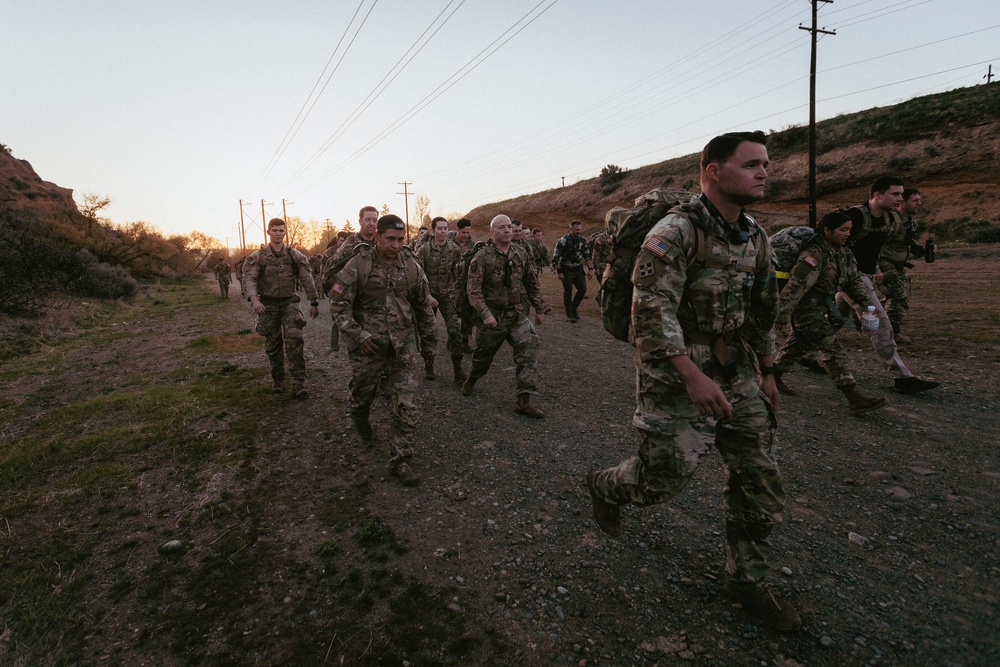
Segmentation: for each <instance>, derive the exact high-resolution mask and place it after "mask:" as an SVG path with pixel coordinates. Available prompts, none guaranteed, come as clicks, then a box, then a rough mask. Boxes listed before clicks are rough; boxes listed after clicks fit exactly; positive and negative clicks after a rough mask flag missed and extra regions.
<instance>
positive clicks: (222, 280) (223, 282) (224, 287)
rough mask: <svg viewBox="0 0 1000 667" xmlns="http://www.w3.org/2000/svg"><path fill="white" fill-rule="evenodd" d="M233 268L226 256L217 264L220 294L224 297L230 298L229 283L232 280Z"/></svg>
mask: <svg viewBox="0 0 1000 667" xmlns="http://www.w3.org/2000/svg"><path fill="white" fill-rule="evenodd" d="M232 276H233V270H232V268H230V266H229V262H228V261H226V259H225V258H221V259H219V261H218V262H217V263H216V264H215V277H216V279H217V280H218V281H219V294H220V296H221V297H222V298H223V299H228V298H229V283H230V282H232Z"/></svg>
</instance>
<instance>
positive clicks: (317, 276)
mask: <svg viewBox="0 0 1000 667" xmlns="http://www.w3.org/2000/svg"><path fill="white" fill-rule="evenodd" d="M309 270H310V272H311V273H312V277H313V283H314V284H316V285H322V284H323V255H321V254H316V255H310V256H309ZM319 296H320V298H323V292H322V291H320V294H319Z"/></svg>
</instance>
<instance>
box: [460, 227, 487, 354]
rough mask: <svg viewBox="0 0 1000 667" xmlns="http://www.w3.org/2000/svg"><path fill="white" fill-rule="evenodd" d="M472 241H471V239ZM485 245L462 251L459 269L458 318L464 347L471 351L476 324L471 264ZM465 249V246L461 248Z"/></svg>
mask: <svg viewBox="0 0 1000 667" xmlns="http://www.w3.org/2000/svg"><path fill="white" fill-rule="evenodd" d="M470 241H471V239H470ZM484 245H485V243H483V242H482V241H480V242H479V243H475V244H473V246H472V248H471V249H468V250H463V251H462V261H461V265H460V266H459V269H458V306H457V307H458V317H459V320H461V326H462V346H463V348H464V349H465V350H469V349H470V347H469V339H470V338H471V337H472V327H474V326H475V324H476V311H475V310H473V308H472V304H471V303H469V292H468V285H469V264H471V263H472V258H473V257H474V256H475V255H476V253H477V252H479V249H480V248H482V247H483V246H484ZM459 247H464V246H459Z"/></svg>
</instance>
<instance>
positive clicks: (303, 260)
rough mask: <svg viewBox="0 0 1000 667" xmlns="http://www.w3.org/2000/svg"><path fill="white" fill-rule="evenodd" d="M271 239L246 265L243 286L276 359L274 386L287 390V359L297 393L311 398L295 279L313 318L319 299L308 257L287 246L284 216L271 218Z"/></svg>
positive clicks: (266, 346)
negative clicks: (308, 389) (307, 386)
mask: <svg viewBox="0 0 1000 667" xmlns="http://www.w3.org/2000/svg"><path fill="white" fill-rule="evenodd" d="M267 235H268V238H269V239H270V242H269V243H268V244H267V245H266V246H264V247H263V248H261V249H260V250H257V251H255V252H254V253H253V254H251V255H250V256H249V257H247V259H246V262H245V263H244V265H243V290H244V292H245V293H246V295H247V300H248V301H250V307H251V308H253V312H255V313H257V333H259V334H260V335H261V336H263V337H264V351H265V352H267V359H268V361H269V362H270V363H271V391H273V392H275V393H277V392H281V391H284V383H285V362H286V359H287V362H288V374H289V375H290V376H291V380H292V397H293V398H298V399H304V398H308V397H309V393H308V392H307V391H306V386H305V385H306V360H305V354H304V343H303V340H302V328H303V327H304V326H305V325H306V320H305V318H303V317H302V311H300V310H299V305H298V304H299V295H298V294H296V293H295V281H296V278H297V279H298V280H299V282H301V283H302V286H303V287H304V288H305V292H306V298H307V299H309V317H310V318H312V319H316V316H317V315H319V301H318V300H317V299H318V296H317V294H316V285H315V283H313V278H312V272H311V271H310V270H309V259H308V258H307V257H306V256H305V255H303V254H302V253H301V252H299V251H298V250H293V249H292V248H289V247H288V246H286V245H285V221H284V220H282V219H281V218H272V219H271V220H270V221H269V222H268V223H267Z"/></svg>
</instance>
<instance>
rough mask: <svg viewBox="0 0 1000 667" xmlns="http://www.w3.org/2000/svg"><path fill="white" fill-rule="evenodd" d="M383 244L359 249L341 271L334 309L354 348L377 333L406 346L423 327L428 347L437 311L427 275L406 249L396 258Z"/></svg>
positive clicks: (432, 342)
mask: <svg viewBox="0 0 1000 667" xmlns="http://www.w3.org/2000/svg"><path fill="white" fill-rule="evenodd" d="M380 257H381V255H380V254H379V252H378V250H377V249H375V250H371V249H369V248H368V247H367V246H365V247H362V248H360V249H359V250H358V252H357V254H356V255H354V257H352V258H351V259H350V260H348V262H347V265H346V266H344V268H343V269H341V270H340V272H339V273H337V275H336V278H335V280H334V282H333V287H332V288H331V289H330V314H331V316H332V317H333V323H334V326H337V327H340V330H341V332H343V334H344V338H345V339H346V341H347V345H348V347H349V348H350V349H351V350H353V349H355V348H357V347H358V346H359V345H361V344H362V343H364V342H365V341H366V340H368V339H369V338H371V337H373V336H378V337H379V338H381V339H382V341H383V342H386V341H387V342H388V343H389V344H391V345H392V349H394V350H397V351H398V350H401V349H403V346H404V345H405V344H406V343H407V342H408V341H410V340H411V339H412V338H413V336H414V326H416V329H417V331H419V333H420V348H421V350H422V351H423V352H425V353H426V352H430V351H433V350H434V346H435V345H436V344H437V339H436V337H435V333H434V311H433V310H432V309H431V307H430V305H429V298H430V290H428V288H427V276H425V275H424V271H423V269H421V268H420V265H419V264H417V261H416V260H415V259H414V258H413V255H412V253H411V252H410V251H409V250H408V249H403V250H402V251H401V252H400V253H399V254H398V255H397V256H396V259H395V260H393V262H392V263H391V264H385V263H384V262H382V260H381V259H380Z"/></svg>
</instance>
